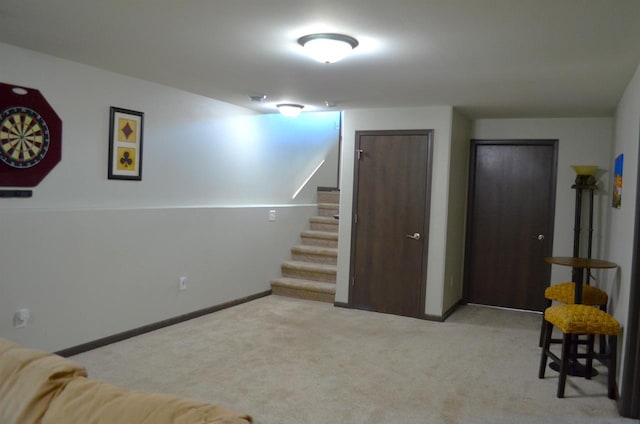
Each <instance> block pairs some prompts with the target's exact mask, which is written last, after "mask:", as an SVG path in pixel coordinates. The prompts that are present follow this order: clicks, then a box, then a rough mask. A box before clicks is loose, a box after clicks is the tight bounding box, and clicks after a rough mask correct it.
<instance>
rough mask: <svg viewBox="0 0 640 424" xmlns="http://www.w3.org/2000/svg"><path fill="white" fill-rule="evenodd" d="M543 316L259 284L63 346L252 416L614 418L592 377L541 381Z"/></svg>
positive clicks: (96, 373)
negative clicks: (128, 330)
mask: <svg viewBox="0 0 640 424" xmlns="http://www.w3.org/2000/svg"><path fill="white" fill-rule="evenodd" d="M540 319H541V317H540V315H537V314H532V313H526V312H518V311H509V310H501V309H493V308H485V307H479V306H471V305H467V306H463V307H461V308H459V309H458V310H457V311H456V312H455V313H454V314H452V315H451V317H450V318H449V319H447V321H446V322H443V323H438V322H430V321H424V320H418V319H412V318H405V317H399V316H393V315H386V314H378V313H372V312H364V311H357V310H350V309H344V308H335V307H333V306H332V305H331V304H326V303H320V302H312V301H306V300H299V299H292V298H286V297H280V296H268V297H265V298H261V299H258V300H254V301H252V302H248V303H245V304H242V305H238V306H234V307H232V308H229V309H225V310H222V311H219V312H216V313H213V314H210V315H206V316H202V317H199V318H196V319H193V320H190V321H187V322H184V323H180V324H177V325H174V326H171V327H166V328H163V329H160V330H157V331H154V332H151V333H147V334H144V335H141V336H138V337H134V338H131V339H128V340H124V341H122V342H119V343H114V344H111V345H108V346H104V347H101V348H99V349H96V350H93V351H89V352H85V353H82V354H79V355H76V356H74V357H73V359H74V360H76V361H78V362H80V363H82V364H84V365H85V366H86V367H87V369H88V371H89V376H90V377H92V378H94V379H98V380H102V381H106V382H109V383H112V384H115V385H118V386H121V387H127V388H130V389H134V390H144V391H153V392H161V393H171V394H175V395H179V396H184V397H189V398H193V399H197V400H202V401H206V402H211V403H214V404H218V405H221V406H225V407H228V408H232V409H235V410H237V411H240V412H245V413H248V414H251V415H252V416H253V417H254V419H255V422H256V424H289V423H291V424H293V423H305V424H325V423H326V424H329V423H331V424H335V423H348V424H365V423H366V424H371V423H374V424H375V423H398V424H404V423H430V424H520V423H521V424H534V423H535V424H541V423H542V424H547V423H549V424H551V423H567V424H622V423H625V424H627V423H632V422H633V423H636V422H637V421H635V420H628V419H623V418H620V417H619V415H618V413H617V409H616V403H615V401H613V400H610V399H608V398H607V396H606V392H607V390H606V374H607V371H606V368H603V367H601V366H598V367H597V369H598V371H599V372H600V375H598V376H597V377H595V378H594V379H592V380H591V381H588V380H585V379H582V378H575V377H573V378H572V377H569V378H568V379H567V386H566V392H565V396H566V397H565V398H564V399H557V398H556V395H555V394H556V387H557V383H558V375H557V373H555V372H554V371H552V370H548V371H547V376H546V378H545V379H542V380H541V379H538V365H539V361H540V348H539V347H538V337H539V330H540Z"/></svg>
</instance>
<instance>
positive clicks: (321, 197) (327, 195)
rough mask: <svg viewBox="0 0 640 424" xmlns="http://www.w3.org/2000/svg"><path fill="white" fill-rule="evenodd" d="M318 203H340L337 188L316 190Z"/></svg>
mask: <svg viewBox="0 0 640 424" xmlns="http://www.w3.org/2000/svg"><path fill="white" fill-rule="evenodd" d="M318 203H335V204H336V205H337V204H339V203H340V191H339V190H337V189H336V190H329V191H325V190H318Z"/></svg>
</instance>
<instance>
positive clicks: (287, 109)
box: [276, 103, 304, 118]
mask: <svg viewBox="0 0 640 424" xmlns="http://www.w3.org/2000/svg"><path fill="white" fill-rule="evenodd" d="M276 107H277V108H278V110H279V111H280V113H281V114H283V115H284V116H286V117H288V118H295V117H296V116H298V115H300V112H302V109H303V108H304V106H302V105H299V104H296V103H280V104H279V105H276Z"/></svg>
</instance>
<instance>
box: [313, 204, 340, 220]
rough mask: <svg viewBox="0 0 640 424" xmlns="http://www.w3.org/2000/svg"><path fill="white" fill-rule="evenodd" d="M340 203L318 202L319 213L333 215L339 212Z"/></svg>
mask: <svg viewBox="0 0 640 424" xmlns="http://www.w3.org/2000/svg"><path fill="white" fill-rule="evenodd" d="M338 210H339V205H338V204H337V203H318V214H319V215H320V216H331V217H333V216H334V215H336V214H337V213H338Z"/></svg>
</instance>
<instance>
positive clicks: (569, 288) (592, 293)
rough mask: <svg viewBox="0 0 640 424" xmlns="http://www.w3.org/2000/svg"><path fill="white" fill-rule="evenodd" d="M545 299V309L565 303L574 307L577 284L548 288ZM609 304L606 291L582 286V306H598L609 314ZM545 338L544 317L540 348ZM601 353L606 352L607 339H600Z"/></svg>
mask: <svg viewBox="0 0 640 424" xmlns="http://www.w3.org/2000/svg"><path fill="white" fill-rule="evenodd" d="M544 298H545V299H546V301H547V304H546V306H545V309H546V308H548V307H550V306H551V304H552V302H559V303H564V304H567V305H572V304H574V303H575V298H576V283H574V282H572V281H569V282H567V283H558V284H554V285H551V286H549V287H547V288H546V289H545V290H544ZM607 303H609V296H608V295H607V293H606V292H605V291H604V290H600V289H599V288H597V287H593V286H589V285H586V284H585V285H583V286H582V304H583V305H590V306H598V307H600V310H601V311H603V312H607ZM543 337H544V316H543V317H542V324H541V325H540V341H539V342H538V346H540V347H542V339H543ZM599 346H600V353H604V352H605V350H606V338H605V336H601V337H600V341H599Z"/></svg>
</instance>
